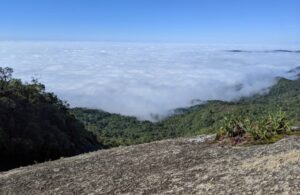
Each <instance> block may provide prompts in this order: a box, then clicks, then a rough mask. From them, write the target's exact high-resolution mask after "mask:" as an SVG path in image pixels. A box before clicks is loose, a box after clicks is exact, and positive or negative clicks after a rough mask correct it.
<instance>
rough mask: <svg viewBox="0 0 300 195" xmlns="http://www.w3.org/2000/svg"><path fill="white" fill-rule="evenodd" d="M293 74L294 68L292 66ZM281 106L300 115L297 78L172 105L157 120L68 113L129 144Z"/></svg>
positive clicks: (109, 140)
mask: <svg viewBox="0 0 300 195" xmlns="http://www.w3.org/2000/svg"><path fill="white" fill-rule="evenodd" d="M293 71H294V72H295V74H297V73H298V72H299V70H298V69H295V70H293ZM278 110H282V111H284V112H286V113H287V115H288V118H289V120H291V122H292V123H294V124H296V123H298V122H299V119H300V114H299V113H300V79H296V80H288V79H285V78H277V82H276V84H275V85H274V86H272V87H271V88H269V89H265V90H264V91H263V93H260V94H254V95H253V96H251V97H244V98H241V99H240V100H237V101H233V102H225V101H216V100H215V101H207V102H205V103H204V104H200V105H196V106H193V107H190V108H181V109H176V110H175V113H176V114H174V115H171V116H169V117H167V118H165V119H163V120H161V121H159V122H150V121H139V120H138V119H136V118H135V117H127V116H122V115H118V114H110V113H107V112H104V111H101V110H95V109H85V108H75V109H72V113H73V114H74V115H75V116H76V118H77V119H79V120H80V121H81V122H83V123H84V125H85V127H86V129H87V130H89V131H90V132H92V133H93V134H94V135H96V136H97V138H98V140H99V141H101V142H103V143H105V144H107V145H110V146H119V145H132V144H140V143H146V142H150V141H155V140H161V139H166V138H175V137H182V136H193V135H198V134H206V133H215V132H216V131H217V130H218V129H219V128H220V126H221V122H222V119H223V118H224V116H228V115H231V116H243V117H248V118H250V119H253V120H256V119H258V118H260V117H262V116H264V115H267V114H268V113H269V112H274V111H278Z"/></svg>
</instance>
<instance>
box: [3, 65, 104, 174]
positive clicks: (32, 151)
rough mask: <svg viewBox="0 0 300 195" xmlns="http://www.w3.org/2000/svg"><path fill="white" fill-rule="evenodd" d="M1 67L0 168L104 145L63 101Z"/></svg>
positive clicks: (34, 82) (39, 85)
mask: <svg viewBox="0 0 300 195" xmlns="http://www.w3.org/2000/svg"><path fill="white" fill-rule="evenodd" d="M12 72H13V70H12V69H11V68H1V67H0V156H1V158H0V170H3V169H8V168H13V167H17V166H20V165H27V164H32V163H34V162H35V161H36V162H41V161H45V160H50V159H57V158H59V157H62V156H71V155H75V154H79V153H83V152H87V151H92V150H96V149H99V148H103V145H102V144H99V143H98V142H97V140H96V138H95V137H94V136H93V135H92V134H91V133H89V132H87V131H86V130H85V129H84V126H83V125H82V124H81V123H80V122H79V121H78V120H76V118H75V117H74V116H73V115H71V114H70V113H69V108H68V105H67V103H66V102H63V101H62V100H60V99H59V98H58V97H57V96H56V95H54V94H53V93H49V92H46V91H45V86H44V85H42V84H41V83H39V82H37V81H36V80H33V81H32V82H31V83H22V81H21V80H19V79H14V78H12Z"/></svg>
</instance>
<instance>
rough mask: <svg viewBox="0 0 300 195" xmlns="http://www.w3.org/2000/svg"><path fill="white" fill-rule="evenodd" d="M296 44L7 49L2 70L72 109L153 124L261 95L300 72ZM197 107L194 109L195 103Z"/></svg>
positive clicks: (27, 45)
mask: <svg viewBox="0 0 300 195" xmlns="http://www.w3.org/2000/svg"><path fill="white" fill-rule="evenodd" d="M299 48H300V46H299V47H297V46H295V45H294V46H291V45H288V46H287V45H284V46H282V45H281V46H278V45H270V46H259V45H200V44H151V43H100V42H94V43H92V42H0V65H1V66H10V67H12V68H14V69H15V75H16V77H19V78H22V79H25V80H30V78H31V77H36V78H38V79H39V80H41V81H42V82H43V83H45V85H46V86H47V89H48V90H51V91H54V92H55V93H57V94H59V96H60V97H61V98H63V99H65V100H67V101H68V102H69V103H70V104H71V106H82V107H95V108H101V109H103V110H106V111H109V112H116V113H121V114H125V115H134V116H137V117H139V118H142V119H151V116H153V115H160V116H164V115H166V114H167V113H170V112H169V111H170V110H172V109H174V108H178V107H184V106H189V105H191V102H194V101H193V100H198V101H199V102H202V101H203V102H205V100H210V99H219V100H232V99H237V98H239V97H241V96H248V95H251V94H253V93H257V92H260V91H261V90H262V89H265V88H267V87H269V86H271V85H273V84H274V82H275V80H274V78H275V77H278V76H285V77H288V78H292V77H293V75H294V73H293V72H291V71H290V72H289V70H291V69H295V68H296V67H298V66H300V53H299ZM193 104H194V103H193Z"/></svg>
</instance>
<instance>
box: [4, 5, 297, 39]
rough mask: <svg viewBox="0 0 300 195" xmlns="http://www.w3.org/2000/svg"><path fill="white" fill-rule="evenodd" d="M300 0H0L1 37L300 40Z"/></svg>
mask: <svg viewBox="0 0 300 195" xmlns="http://www.w3.org/2000/svg"><path fill="white" fill-rule="evenodd" d="M299 38H300V1H299V0H0V40H80V41H81V40H87V41H89V40H98V41H158V42H160V41H167V42H201V43H250V42H255V43H265V42H267V43H299V42H300V40H299Z"/></svg>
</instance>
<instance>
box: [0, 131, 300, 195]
mask: <svg viewBox="0 0 300 195" xmlns="http://www.w3.org/2000/svg"><path fill="white" fill-rule="evenodd" d="M205 140H207V139H205ZM299 193H300V137H294V136H291V137H287V138H285V139H283V140H281V141H279V142H277V143H275V144H271V145H255V146H247V147H231V146H225V147H224V146H223V147H222V146H220V145H218V144H216V143H209V141H205V142H198V141H193V139H192V140H191V139H174V140H165V141H159V142H153V143H149V144H142V145H136V146H129V147H120V148H114V149H109V150H102V151H97V152H93V153H88V154H84V155H79V156H75V157H71V158H65V159H60V160H56V161H52V162H46V163H42V164H36V165H33V166H28V167H23V168H19V169H14V170H11V171H8V172H2V173H0V194H21V195H26V194H30V195H32V194H64V195H67V194H299Z"/></svg>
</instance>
